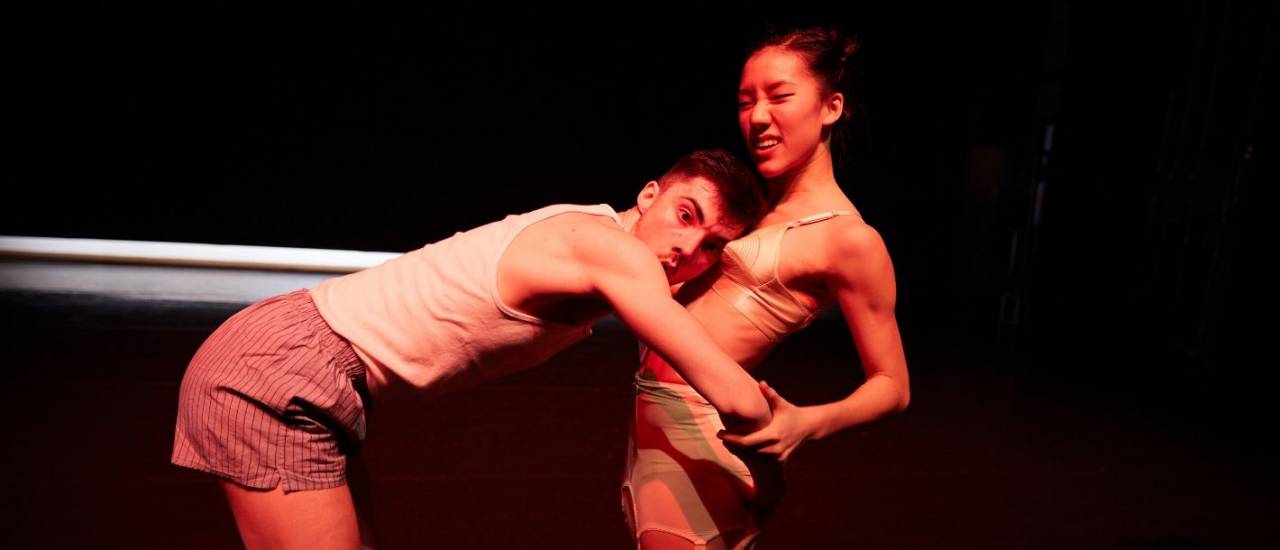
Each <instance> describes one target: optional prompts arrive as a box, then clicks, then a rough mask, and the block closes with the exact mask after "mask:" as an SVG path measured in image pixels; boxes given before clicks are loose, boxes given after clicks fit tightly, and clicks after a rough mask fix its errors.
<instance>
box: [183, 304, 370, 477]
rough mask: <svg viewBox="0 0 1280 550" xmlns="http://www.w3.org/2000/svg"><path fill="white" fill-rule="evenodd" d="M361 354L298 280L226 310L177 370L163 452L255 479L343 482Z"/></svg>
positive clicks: (358, 416) (359, 434)
mask: <svg viewBox="0 0 1280 550" xmlns="http://www.w3.org/2000/svg"><path fill="white" fill-rule="evenodd" d="M367 399H368V392H367V390H366V386H365V374H364V364H363V363H362V362H361V361H360V358H359V357H358V356H357V355H356V353H355V351H354V350H353V349H351V344H350V343H348V342H347V341H346V340H345V339H343V338H342V337H341V336H339V335H338V334H336V333H334V332H333V329H331V328H330V327H329V325H328V323H326V322H325V321H324V319H323V318H322V317H321V316H320V312H319V311H318V310H316V306H315V303H314V302H312V300H311V295H310V293H309V292H308V291H307V290H305V289H304V290H297V291H294V292H291V293H288V294H284V295H281V296H275V297H272V298H267V299H265V300H263V301H261V302H258V303H256V304H253V305H251V306H249V307H247V308H245V309H243V310H241V311H240V312H239V313H236V314H235V315H233V316H232V317H231V318H230V319H228V320H227V321H226V322H225V323H223V324H222V326H220V327H218V329H217V330H216V331H214V332H213V334H212V335H210V336H209V338H208V339H207V340H205V342H204V344H203V345H201V346H200V349H199V350H198V351H197V352H196V355H195V357H194V358H192V359H191V364H190V365H189V366H188V367H187V373H186V375H185V376H183V378H182V387H181V390H180V391H179V396H178V423H177V430H176V433H175V435H174V441H173V456H172V458H171V460H172V462H173V463H174V464H176V465H178V466H184V467H187V468H192V469H195V470H200V471H203V472H209V473H211V474H214V475H216V476H218V477H221V478H224V479H227V480H230V481H233V482H235V483H237V484H239V485H242V486H245V487H249V488H255V489H274V488H275V487H277V486H280V485H281V484H283V486H284V490H285V492H291V491H305V490H315V489H328V488H332V487H338V486H341V485H343V484H345V483H346V462H347V456H348V455H349V454H351V453H353V452H355V450H356V449H357V448H358V446H359V444H360V442H361V441H362V440H363V439H364V431H365V407H366V402H367Z"/></svg>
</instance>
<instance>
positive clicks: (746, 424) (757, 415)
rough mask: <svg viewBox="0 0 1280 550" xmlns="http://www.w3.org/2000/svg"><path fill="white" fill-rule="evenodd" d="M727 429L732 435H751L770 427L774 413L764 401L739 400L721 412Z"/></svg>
mask: <svg viewBox="0 0 1280 550" xmlns="http://www.w3.org/2000/svg"><path fill="white" fill-rule="evenodd" d="M720 417H721V419H722V420H724V423H725V429H727V430H728V431H729V432H731V433H751V432H754V431H756V430H759V429H760V428H763V427H765V426H768V425H769V421H770V420H772V419H773V412H772V411H770V410H769V404H768V403H767V402H765V400H764V399H759V400H751V399H739V400H737V401H736V402H734V403H732V404H730V405H729V406H727V407H725V409H724V410H722V411H720Z"/></svg>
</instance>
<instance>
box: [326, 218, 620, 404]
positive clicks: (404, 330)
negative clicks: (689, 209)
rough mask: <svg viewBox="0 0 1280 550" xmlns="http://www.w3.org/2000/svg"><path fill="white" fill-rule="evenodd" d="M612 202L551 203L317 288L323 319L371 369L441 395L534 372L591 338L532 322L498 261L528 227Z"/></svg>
mask: <svg viewBox="0 0 1280 550" xmlns="http://www.w3.org/2000/svg"><path fill="white" fill-rule="evenodd" d="M566 212H581V213H586V214H592V215H596V216H607V217H609V218H612V219H613V220H614V221H615V222H617V223H618V224H619V225H621V224H622V221H621V219H620V218H619V217H618V214H617V212H615V211H614V210H613V208H610V207H609V206H608V205H605V204H601V205H594V206H579V205H566V204H561V205H553V206H548V207H546V208H542V209H539V210H534V211H533V212H529V213H526V214H518V215H511V216H507V217H506V218H504V219H502V220H501V221H497V222H493V223H490V224H487V225H482V226H480V227H477V228H475V229H472V230H470V231H465V232H459V233H456V234H454V235H453V236H452V237H449V238H447V239H444V240H442V241H439V242H435V243H431V244H428V245H426V246H424V247H422V248H420V249H418V250H415V251H413V252H409V253H407V254H405V255H403V256H398V257H396V258H392V259H391V260H388V261H387V262H385V263H383V264H381V265H379V266H376V267H372V268H369V269H365V270H363V271H359V272H356V273H352V274H350V275H346V276H343V277H338V278H335V279H329V280H326V281H324V282H322V283H320V284H319V285H318V286H316V287H315V288H314V289H312V290H311V296H312V299H314V300H315V303H316V307H317V309H319V310H320V315H321V316H322V317H324V319H325V321H327V322H328V323H329V326H331V327H332V328H333V330H334V332H337V333H338V334H340V335H342V337H344V338H346V339H347V340H348V341H350V342H351V345H352V347H353V348H355V351H356V354H358V355H359V356H360V358H361V359H362V360H364V362H365V363H366V364H367V365H368V366H369V367H370V368H374V369H376V370H378V371H379V372H383V373H392V374H395V375H396V376H398V377H400V378H402V379H404V380H405V381H407V382H408V383H409V384H412V385H413V386H415V387H417V388H419V389H420V390H422V391H423V392H425V393H428V394H433V395H434V394H439V393H443V392H445V391H448V390H452V389H457V388H460V387H465V386H468V385H471V384H474V383H476V382H480V381H483V380H487V379H490V378H495V377H498V376H502V375H504V374H508V373H511V372H515V371H518V370H521V369H526V368H529V367H532V366H534V365H537V364H539V363H541V362H543V361H544V360H546V359H547V358H549V357H551V356H552V355H555V354H556V353H558V352H560V351H562V350H564V349H565V348H567V347H569V346H570V345H572V344H574V343H575V342H578V341H579V340H582V339H583V338H586V337H587V336H588V335H590V334H591V325H590V324H583V325H569V324H562V323H556V322H552V321H546V320H543V319H539V318H537V317H534V316H532V315H527V314H524V313H521V312H518V311H515V310H514V309H511V308H510V307H508V306H507V305H506V304H504V303H502V300H501V298H499V297H498V286H497V283H498V269H497V268H498V260H499V259H500V258H502V254H503V253H504V252H505V251H506V249H507V246H508V245H510V244H511V241H512V240H513V239H514V238H515V237H516V235H517V234H519V233H520V231H522V230H523V229H524V228H526V227H528V226H530V225H532V224H534V223H537V222H539V221H542V220H545V219H547V218H550V217H552V216H555V215H558V214H562V213H566Z"/></svg>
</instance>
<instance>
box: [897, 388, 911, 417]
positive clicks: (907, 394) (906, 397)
mask: <svg viewBox="0 0 1280 550" xmlns="http://www.w3.org/2000/svg"><path fill="white" fill-rule="evenodd" d="M910 404H911V386H910V385H909V384H907V383H906V382H898V406H897V408H896V409H895V410H894V411H893V412H902V411H905V410H907V405H910Z"/></svg>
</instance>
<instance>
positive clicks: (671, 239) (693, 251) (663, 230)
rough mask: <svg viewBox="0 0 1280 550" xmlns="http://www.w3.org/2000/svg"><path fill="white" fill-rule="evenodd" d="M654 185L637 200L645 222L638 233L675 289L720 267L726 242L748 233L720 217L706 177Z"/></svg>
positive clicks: (639, 223) (639, 222) (639, 224)
mask: <svg viewBox="0 0 1280 550" xmlns="http://www.w3.org/2000/svg"><path fill="white" fill-rule="evenodd" d="M663 187H665V188H659V186H658V184H657V183H656V182H650V183H649V185H647V186H645V189H644V191H641V193H640V196H639V197H638V199H637V202H636V204H637V206H639V207H640V212H641V214H640V219H639V220H637V221H636V225H635V229H634V231H633V232H632V233H633V235H635V237H636V238H638V239H640V240H641V241H643V242H644V243H645V244H646V245H648V247H649V249H650V250H652V251H653V253H654V255H656V256H657V257H658V261H660V262H662V266H663V268H664V269H665V270H666V272H667V280H668V281H670V282H671V284H676V283H683V282H685V281H688V280H689V279H692V278H694V277H697V276H698V275H701V274H702V272H704V271H706V270H707V269H708V268H710V267H711V266H713V265H715V263H716V262H718V261H720V252H721V250H723V249H724V245H725V243H728V242H729V241H731V240H733V239H736V238H738V237H739V236H740V235H741V234H742V230H743V229H744V228H743V227H742V226H740V225H737V224H734V223H732V222H730V221H729V220H727V219H726V218H725V217H724V216H723V215H722V214H721V212H720V202H721V201H720V197H719V194H718V193H717V192H716V188H715V186H714V185H713V184H712V183H711V182H709V181H707V180H706V179H704V178H701V177H693V178H676V177H673V178H669V179H668V182H667V183H666V184H664V185H663Z"/></svg>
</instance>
